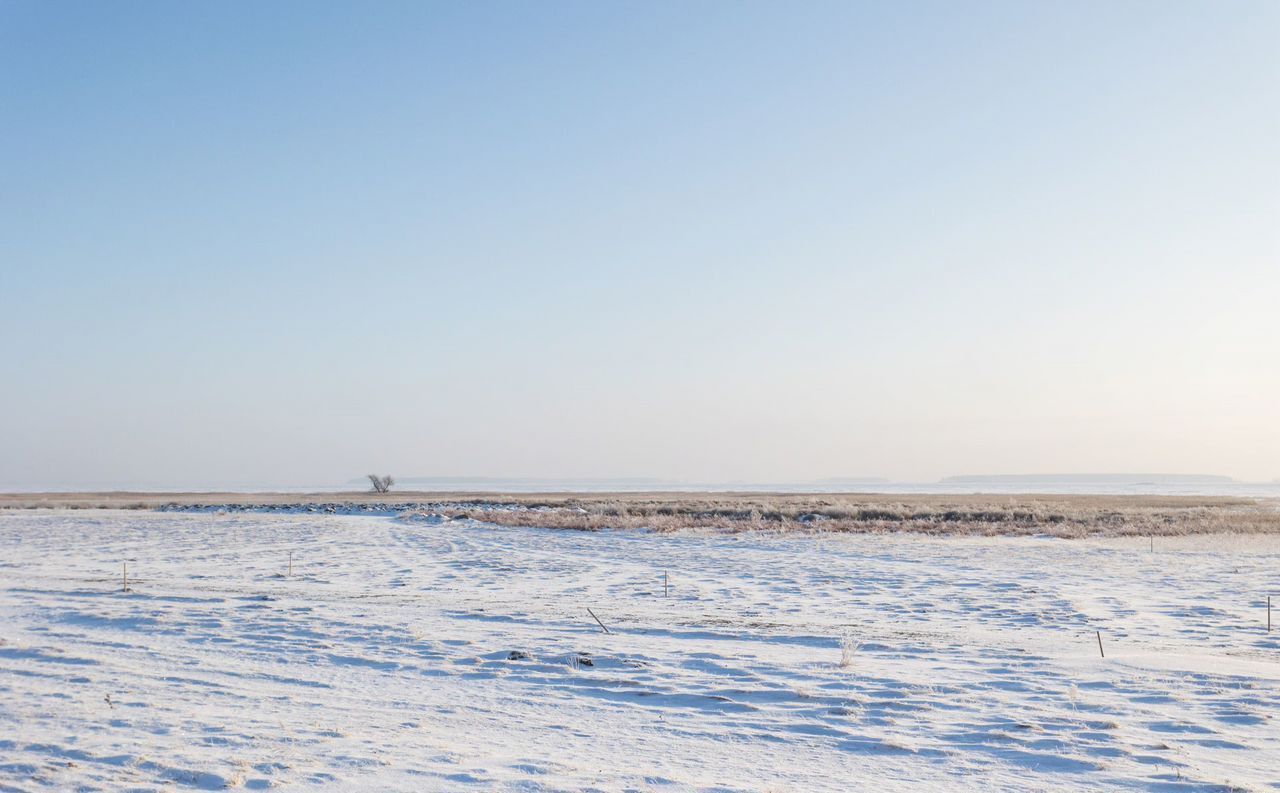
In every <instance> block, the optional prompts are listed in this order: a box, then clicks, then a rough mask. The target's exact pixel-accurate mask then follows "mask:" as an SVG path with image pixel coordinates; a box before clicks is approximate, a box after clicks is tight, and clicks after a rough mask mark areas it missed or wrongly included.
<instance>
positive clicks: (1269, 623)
mask: <svg viewBox="0 0 1280 793" xmlns="http://www.w3.org/2000/svg"><path fill="white" fill-rule="evenodd" d="M1267 633H1271V596H1270V595H1267Z"/></svg>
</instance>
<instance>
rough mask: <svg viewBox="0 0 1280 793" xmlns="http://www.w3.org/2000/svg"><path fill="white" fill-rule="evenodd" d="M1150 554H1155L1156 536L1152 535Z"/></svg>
mask: <svg viewBox="0 0 1280 793" xmlns="http://www.w3.org/2000/svg"><path fill="white" fill-rule="evenodd" d="M1151 552H1152V553H1155V552H1156V535H1154V534H1152V535H1151Z"/></svg>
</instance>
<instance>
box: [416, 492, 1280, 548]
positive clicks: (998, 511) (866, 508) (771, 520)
mask: <svg viewBox="0 0 1280 793" xmlns="http://www.w3.org/2000/svg"><path fill="white" fill-rule="evenodd" d="M508 504H509V505H508V506H507V507H506V508H497V509H495V508H494V506H493V503H492V502H489V503H484V502H479V503H473V504H456V505H449V506H446V507H445V508H444V509H441V510H437V511H439V512H441V513H443V514H445V515H448V516H450V517H470V518H476V519H479V520H484V521H488V522H490V523H497V524H500V525H504V526H539V527H545V528H558V529H578V530H586V531H593V530H599V529H605V528H634V529H648V530H651V531H676V530H681V529H710V530H718V531H807V532H864V533H866V532H873V533H874V532H898V531H907V532H921V533H926V534H977V535H1030V534H1049V535H1053V536H1058V537H1085V536H1094V535H1102V536H1131V535H1143V536H1145V535H1158V536H1170V535H1182V534H1204V533H1227V532H1230V533H1280V509H1277V505H1276V504H1273V503H1267V502H1264V501H1261V500H1258V499H1248V498H1213V497H1189V496H1188V497H1155V496H1150V497H1148V496H1037V495H1019V496H989V495H975V496H969V495H959V496H954V495H949V496H943V495H911V496H899V495H863V494H859V495H825V494H824V495H793V494H757V493H752V494H741V493H739V494H625V495H618V494H613V495H609V496H592V495H576V496H562V497H559V498H547V497H541V498H529V497H526V498H524V499H521V500H517V501H514V502H508ZM512 507H514V508H512Z"/></svg>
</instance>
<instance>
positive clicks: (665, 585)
mask: <svg viewBox="0 0 1280 793" xmlns="http://www.w3.org/2000/svg"><path fill="white" fill-rule="evenodd" d="M668 583H669V582H668V581H667V571H666V570H663V571H662V596H663V597H664V598H665V597H670V596H671V591H670V587H669V586H668ZM1267 602H1268V603H1270V602H1271V600H1270V599H1269V598H1268V600H1267ZM1270 613H1271V611H1270V607H1268V611H1267V614H1270ZM1269 621H1270V617H1268V622H1269Z"/></svg>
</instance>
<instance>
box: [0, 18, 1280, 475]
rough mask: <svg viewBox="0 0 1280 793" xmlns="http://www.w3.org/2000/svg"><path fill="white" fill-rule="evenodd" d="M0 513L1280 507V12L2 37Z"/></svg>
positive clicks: (303, 25)
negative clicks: (1019, 501)
mask: <svg viewBox="0 0 1280 793" xmlns="http://www.w3.org/2000/svg"><path fill="white" fill-rule="evenodd" d="M0 356H2V360H3V363H4V372H5V376H4V378H3V386H0V489H26V488H30V489H34V488H46V487H60V488H69V487H199V486H202V485H209V486H216V485H224V484H228V483H232V484H238V485H261V486H283V485H293V484H312V483H324V482H334V483H338V482H343V481H346V480H348V479H350V478H351V477H353V476H358V475H360V474H362V473H364V472H365V471H368V470H377V471H385V472H391V473H393V474H400V475H402V476H432V475H442V476H448V475H480V476H529V477H566V478H571V477H625V476H654V477H662V478H673V479H691V480H701V481H728V480H733V479H746V480H752V481H791V480H802V479H812V478H820V477H836V476H861V475H866V476H883V477H889V478H892V479H897V480H927V479H934V478H937V477H941V476H946V475H951V474H975V473H1005V474H1010V473H1047V472H1064V471H1097V472H1126V471H1144V472H1168V473H1208V474H1223V475H1228V476H1234V477H1237V478H1240V479H1248V480H1270V479H1274V478H1280V3H1277V2H1271V1H1270V0H1266V1H1263V2H1221V3H1210V2H1119V3H1116V2H1070V3H1067V2H1058V3H1051V2H1036V3H1023V2H975V3H951V2H905V3H890V2H884V3H854V2H838V3H825V2H821V3H820V2H804V3H781V2H777V3H759V2H740V3H739V2H732V3H731V2H698V3H683V2H680V3H677V2H659V3H623V2H589V3H588V2H582V3H516V2H492V3H461V2H459V3H448V4H446V3H426V2H405V3H393V2H379V3H373V4H357V3H349V4H336V3H320V2H305V3H303V2H273V3H266V4H260V3H247V2H243V3H161V2H155V3H143V2H118V3H90V2H34V1H33V2H16V1H15V0H0Z"/></svg>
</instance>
